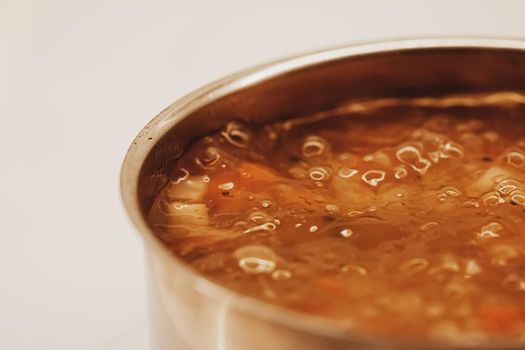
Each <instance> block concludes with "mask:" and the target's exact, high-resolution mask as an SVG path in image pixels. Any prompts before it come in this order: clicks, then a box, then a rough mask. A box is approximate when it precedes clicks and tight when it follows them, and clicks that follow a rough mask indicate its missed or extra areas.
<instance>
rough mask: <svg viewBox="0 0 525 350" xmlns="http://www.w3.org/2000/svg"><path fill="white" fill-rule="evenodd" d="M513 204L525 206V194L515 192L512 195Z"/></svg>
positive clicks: (518, 191)
mask: <svg viewBox="0 0 525 350" xmlns="http://www.w3.org/2000/svg"><path fill="white" fill-rule="evenodd" d="M510 200H511V203H514V204H519V205H523V206H525V192H523V191H520V190H515V191H512V192H511V193H510Z"/></svg>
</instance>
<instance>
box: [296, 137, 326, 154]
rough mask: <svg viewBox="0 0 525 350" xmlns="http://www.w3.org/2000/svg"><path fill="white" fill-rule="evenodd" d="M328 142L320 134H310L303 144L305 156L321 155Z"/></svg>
mask: <svg viewBox="0 0 525 350" xmlns="http://www.w3.org/2000/svg"><path fill="white" fill-rule="evenodd" d="M327 145H328V143H327V142H326V140H325V139H323V138H322V137H320V136H315V135H310V136H308V137H307V138H306V140H305V141H304V143H303V146H302V153H303V156H305V157H306V158H310V157H314V156H320V155H322V154H323V153H324V151H325V150H326V148H327Z"/></svg>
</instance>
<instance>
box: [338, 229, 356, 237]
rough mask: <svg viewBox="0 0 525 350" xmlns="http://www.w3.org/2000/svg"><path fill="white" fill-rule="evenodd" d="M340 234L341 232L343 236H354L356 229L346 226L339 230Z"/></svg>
mask: <svg viewBox="0 0 525 350" xmlns="http://www.w3.org/2000/svg"><path fill="white" fill-rule="evenodd" d="M339 234H340V235H341V236H343V237H344V238H350V237H352V235H353V234H354V231H352V230H351V229H349V228H345V229H343V230H341V231H339Z"/></svg>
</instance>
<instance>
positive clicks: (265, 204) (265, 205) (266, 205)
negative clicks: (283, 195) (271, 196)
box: [261, 200, 272, 208]
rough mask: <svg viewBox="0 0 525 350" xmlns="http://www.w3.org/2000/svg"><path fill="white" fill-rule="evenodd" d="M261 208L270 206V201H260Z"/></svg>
mask: <svg viewBox="0 0 525 350" xmlns="http://www.w3.org/2000/svg"><path fill="white" fill-rule="evenodd" d="M261 205H262V206H263V208H269V207H271V206H272V202H270V201H269V200H264V201H262V204H261Z"/></svg>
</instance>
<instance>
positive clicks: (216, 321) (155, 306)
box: [121, 38, 525, 350]
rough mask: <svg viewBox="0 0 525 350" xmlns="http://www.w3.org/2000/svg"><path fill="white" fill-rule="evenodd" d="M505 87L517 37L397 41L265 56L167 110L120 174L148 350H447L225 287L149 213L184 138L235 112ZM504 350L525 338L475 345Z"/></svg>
mask: <svg viewBox="0 0 525 350" xmlns="http://www.w3.org/2000/svg"><path fill="white" fill-rule="evenodd" d="M502 90H525V42H520V41H515V40H499V39H498V40H495V39H459V38H454V39H423V40H403V41H395V42H384V43H373V44H366V45H358V46H349V47H343V48H338V49H333V50H328V51H322V52H316V53H310V54H305V55H301V56H297V57H293V58H290V59H285V60H280V61H276V62H272V63H269V64H263V65H261V66H258V67H255V68H251V69H247V70H244V71H241V72H239V73H236V74H233V75H231V76H229V77H226V78H224V79H222V80H219V81H217V82H214V83H211V84H210V85H207V86H205V87H203V88H201V89H199V90H197V91H195V92H193V93H191V94H189V95H187V96H186V97H183V98H181V99H180V100H178V101H176V102H175V103H173V104H172V105H170V106H169V107H167V108H166V109H165V110H163V111H162V112H161V113H160V114H159V115H158V116H157V117H155V118H154V119H153V120H152V121H151V122H150V123H149V124H148V125H146V126H145V127H144V129H143V130H142V131H141V132H140V133H139V135H138V136H137V137H136V139H135V140H134V141H133V143H132V145H131V147H130V148H129V151H128V153H127V155H126V158H125V160H124V164H123V166H122V173H121V188H122V196H123V200H124V204H125V207H126V209H127V212H128V213H129V216H130V218H131V220H132V221H133V223H134V224H135V227H136V228H137V230H138V232H139V233H140V234H141V236H142V238H143V240H144V246H145V251H146V265H147V269H146V270H147V284H148V291H149V293H148V294H149V299H150V305H149V311H150V338H151V348H152V350H190V349H191V350H212V349H213V350H258V349H264V350H268V349H271V350H291V349H292V350H293V349H301V350H321V349H323V350H327V349H334V350H335V349H351V350H354V349H358V350H369V349H385V350H386V349H389V350H398V349H420V350H421V349H441V348H444V347H443V346H442V345H440V344H433V343H426V344H421V343H418V344H416V343H411V342H407V341H404V342H403V343H401V342H395V341H391V340H388V339H382V338H375V337H370V336H366V337H365V336H361V335H359V334H355V333H351V332H349V331H348V330H345V329H343V328H342V327H338V325H337V324H335V323H331V322H330V321H327V320H325V319H321V318H319V317H315V316H309V315H304V314H299V313H296V312H293V311H290V310H285V309H282V308H279V307H276V306H272V305H269V304H267V303H264V302H262V301H259V300H254V299H252V298H249V297H246V296H243V295H241V294H238V293H236V292H234V291H231V290H228V289H226V288H224V287H222V286H220V285H218V284H216V283H215V282H213V281H211V280H209V279H207V278H206V277H204V276H202V275H199V274H198V273H197V272H195V271H194V270H192V269H191V268H189V267H188V266H187V265H185V263H184V262H183V261H182V260H180V259H179V258H177V257H176V256H173V255H172V254H170V252H169V251H168V250H167V249H166V248H165V247H164V246H163V245H162V244H161V243H160V242H159V240H158V239H157V238H156V236H155V233H154V230H153V229H152V227H151V226H150V225H148V223H147V221H146V215H147V213H148V210H149V209H150V206H151V205H152V202H153V199H154V197H155V195H156V194H157V193H158V191H159V190H160V189H161V188H162V187H163V186H164V185H165V184H166V183H167V181H168V178H169V175H170V171H171V170H172V167H173V165H174V163H175V161H176V160H177V158H178V157H180V156H181V154H182V153H183V152H184V148H185V146H186V145H187V144H188V143H189V142H190V141H191V140H192V139H194V138H195V137H199V136H202V135H205V134H207V133H210V132H213V131H216V130H218V129H220V128H221V127H222V126H223V125H224V124H225V123H226V122H228V121H229V120H231V119H243V120H248V121H257V122H267V121H273V120H277V119H282V118H289V117H294V116H300V115H307V114H312V113H315V112H318V111H321V110H325V109H330V108H334V107H336V106H338V105H340V104H341V103H343V102H345V103H347V102H348V101H352V100H356V101H357V100H365V99H375V98H386V97H417V96H439V95H444V94H457V93H458V94H462V93H477V92H491V91H502ZM137 258H138V257H137ZM447 348H450V347H447ZM459 348H461V347H458V349H459ZM464 348H469V347H468V346H465V347H464ZM511 348H514V349H517V348H521V349H523V348H525V344H521V345H519V344H518V345H516V344H501V343H499V344H483V345H481V347H480V346H479V345H478V346H477V347H476V349H493V350H502V349H511ZM469 349H474V348H472V347H470V348H469Z"/></svg>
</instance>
